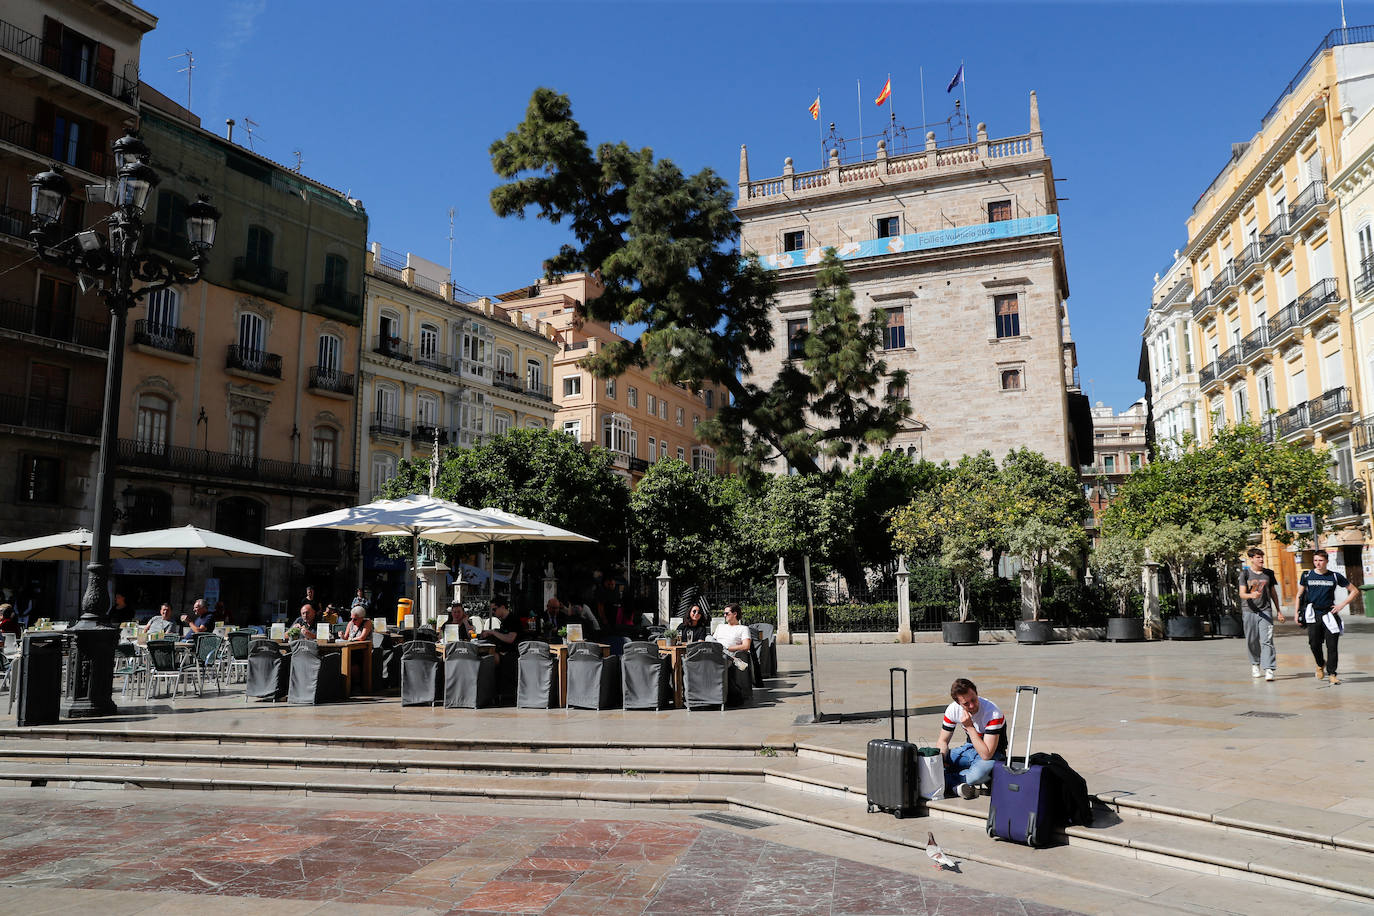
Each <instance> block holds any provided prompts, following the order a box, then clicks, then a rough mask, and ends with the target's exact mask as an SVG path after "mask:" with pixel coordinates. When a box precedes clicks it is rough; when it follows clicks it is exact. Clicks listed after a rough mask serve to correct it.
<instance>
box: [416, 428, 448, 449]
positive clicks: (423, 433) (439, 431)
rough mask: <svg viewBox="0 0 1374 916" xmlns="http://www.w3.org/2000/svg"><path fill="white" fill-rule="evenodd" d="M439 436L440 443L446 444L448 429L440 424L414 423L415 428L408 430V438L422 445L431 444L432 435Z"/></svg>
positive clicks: (432, 442) (432, 441)
mask: <svg viewBox="0 0 1374 916" xmlns="http://www.w3.org/2000/svg"><path fill="white" fill-rule="evenodd" d="M436 435H437V436H438V437H439V444H440V445H448V430H446V429H444V428H443V427H441V426H434V425H433V424H429V423H416V424H415V428H414V429H412V430H411V431H410V438H411V441H413V442H419V443H422V444H424V445H433V444H434V437H435V436H436Z"/></svg>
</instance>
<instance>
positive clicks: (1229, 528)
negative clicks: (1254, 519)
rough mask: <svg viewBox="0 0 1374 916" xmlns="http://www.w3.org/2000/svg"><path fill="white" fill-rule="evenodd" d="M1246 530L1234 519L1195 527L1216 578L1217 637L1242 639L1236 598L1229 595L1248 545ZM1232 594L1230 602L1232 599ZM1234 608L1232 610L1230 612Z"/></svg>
mask: <svg viewBox="0 0 1374 916" xmlns="http://www.w3.org/2000/svg"><path fill="white" fill-rule="evenodd" d="M1249 534H1250V532H1249V530H1248V526H1246V525H1244V524H1242V523H1241V522H1238V521H1236V520H1234V519H1223V520H1222V521H1219V522H1204V523H1202V524H1200V525H1199V537H1200V538H1201V539H1202V541H1203V542H1205V549H1206V550H1207V552H1208V553H1209V554H1210V555H1211V559H1212V564H1213V569H1214V571H1215V575H1216V582H1217V589H1216V593H1215V594H1216V609H1215V610H1216V615H1217V629H1216V635H1218V636H1232V637H1235V636H1244V635H1245V628H1244V626H1243V625H1242V624H1241V620H1240V613H1239V608H1240V596H1239V594H1235V593H1233V592H1232V588H1231V587H1232V585H1234V584H1235V583H1236V582H1237V578H1236V572H1235V571H1236V569H1237V566H1238V563H1239V560H1238V557H1239V555H1240V554H1241V552H1242V551H1243V550H1244V549H1245V547H1246V545H1247V544H1248V543H1249V540H1250V539H1249ZM1233 594H1235V598H1234V600H1232V595H1233ZM1233 608H1234V610H1233Z"/></svg>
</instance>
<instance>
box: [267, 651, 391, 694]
mask: <svg viewBox="0 0 1374 916" xmlns="http://www.w3.org/2000/svg"><path fill="white" fill-rule="evenodd" d="M303 638H304V637H303ZM273 641H274V642H276V643H277V644H278V645H282V646H289V645H290V641H289V640H285V639H277V640H273ZM315 645H317V646H319V647H320V648H321V649H338V650H339V655H340V658H339V665H340V667H342V668H343V681H344V695H345V696H350V697H351V696H353V664H352V662H353V654H354V653H355V652H356V653H357V654H358V655H360V656H361V657H362V665H361V667H362V672H363V682H362V684H361V685H360V686H361V687H362V691H361V692H362V694H363V695H364V696H370V695H371V694H372V640H370V639H354V640H349V641H345V640H342V639H337V640H331V641H329V642H325V641H324V640H316V641H315Z"/></svg>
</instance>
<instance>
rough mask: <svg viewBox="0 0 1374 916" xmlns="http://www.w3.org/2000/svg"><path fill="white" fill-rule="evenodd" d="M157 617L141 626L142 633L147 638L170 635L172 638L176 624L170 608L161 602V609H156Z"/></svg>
mask: <svg viewBox="0 0 1374 916" xmlns="http://www.w3.org/2000/svg"><path fill="white" fill-rule="evenodd" d="M157 614H158V615H157V616H156V617H154V618H153V619H151V620H149V621H148V622H147V623H146V624H144V625H143V632H144V633H145V634H146V635H148V636H155V635H161V634H163V633H171V634H172V635H173V636H175V635H176V632H177V622H176V620H175V619H173V617H172V606H171V605H170V604H168V603H167V602H166V601H164V602H162V607H161V608H159V609H158V612H157Z"/></svg>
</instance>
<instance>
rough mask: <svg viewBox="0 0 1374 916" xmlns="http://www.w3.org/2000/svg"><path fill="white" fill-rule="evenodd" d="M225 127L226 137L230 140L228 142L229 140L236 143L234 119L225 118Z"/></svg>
mask: <svg viewBox="0 0 1374 916" xmlns="http://www.w3.org/2000/svg"><path fill="white" fill-rule="evenodd" d="M224 127H225V135H226V137H227V138H228V140H229V142H230V143H233V142H234V119H233V118H225V119H224Z"/></svg>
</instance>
